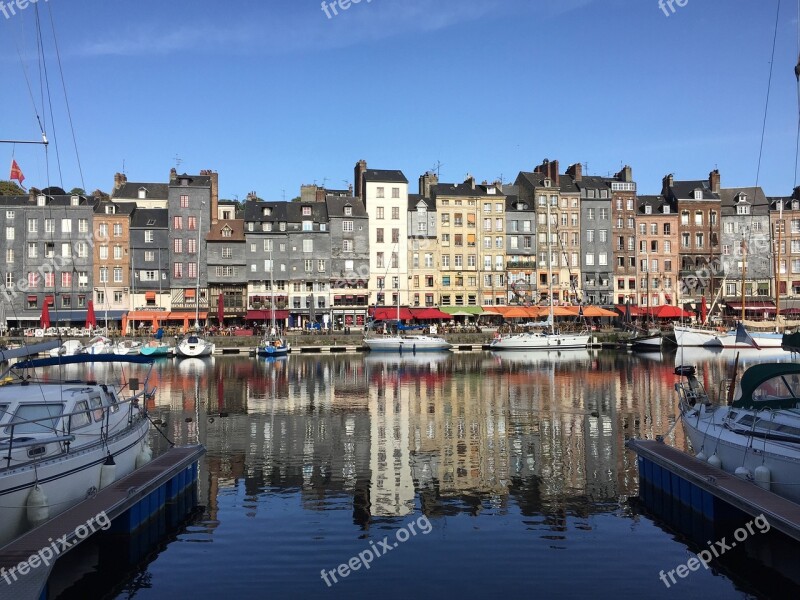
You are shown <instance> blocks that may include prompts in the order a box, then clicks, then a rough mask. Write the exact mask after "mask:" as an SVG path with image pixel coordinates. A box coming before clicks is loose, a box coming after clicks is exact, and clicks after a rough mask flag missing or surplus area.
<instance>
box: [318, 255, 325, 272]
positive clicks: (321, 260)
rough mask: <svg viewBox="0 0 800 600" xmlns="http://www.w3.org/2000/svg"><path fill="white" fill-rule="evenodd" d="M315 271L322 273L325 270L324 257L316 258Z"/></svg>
mask: <svg viewBox="0 0 800 600" xmlns="http://www.w3.org/2000/svg"><path fill="white" fill-rule="evenodd" d="M317 271H319V272H320V273H324V272H325V259H324V258H318V259H317Z"/></svg>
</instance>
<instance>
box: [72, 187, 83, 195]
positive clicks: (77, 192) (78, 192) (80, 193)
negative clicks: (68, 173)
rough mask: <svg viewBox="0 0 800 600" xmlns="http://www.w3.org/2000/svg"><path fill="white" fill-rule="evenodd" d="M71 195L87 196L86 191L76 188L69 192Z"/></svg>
mask: <svg viewBox="0 0 800 600" xmlns="http://www.w3.org/2000/svg"><path fill="white" fill-rule="evenodd" d="M69 195H70V196H72V195H78V196H85V195H86V190H84V189H83V188H79V187H74V188H72V189H71V190H70V191H69Z"/></svg>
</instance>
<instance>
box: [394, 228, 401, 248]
mask: <svg viewBox="0 0 800 600" xmlns="http://www.w3.org/2000/svg"><path fill="white" fill-rule="evenodd" d="M399 242H400V230H399V229H392V243H393V244H398V243H399Z"/></svg>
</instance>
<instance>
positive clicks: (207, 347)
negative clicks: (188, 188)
mask: <svg viewBox="0 0 800 600" xmlns="http://www.w3.org/2000/svg"><path fill="white" fill-rule="evenodd" d="M201 231H203V215H202V213H201V214H200V219H199V221H198V228H197V251H198V253H199V252H202V251H203V246H202V244H201V243H200V232H201ZM198 258H199V254H198ZM199 262H200V261H199V260H198V263H199ZM195 285H196V290H195V296H194V303H195V313H194V327H195V332H189V333H188V334H187V335H186V336H185V337H184V338H183V339H182V340H181V341H180V342H179V343H178V345H177V346H175V356H177V357H179V358H199V357H201V356H211V355H212V354H213V353H214V347H215V346H214V344H213V343H211V342H209V341H207V340H204V339H203V338H201V337H200V336H198V335H197V333H196V330H198V329H199V328H200V269H198V270H197V281H196V284H195Z"/></svg>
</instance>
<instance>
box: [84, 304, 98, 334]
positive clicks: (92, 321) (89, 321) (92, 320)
mask: <svg viewBox="0 0 800 600" xmlns="http://www.w3.org/2000/svg"><path fill="white" fill-rule="evenodd" d="M95 327H97V318H96V317H95V316H94V301H92V300H89V306H88V307H87V308H86V328H87V329H89V328H92V329H94V328H95Z"/></svg>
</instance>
